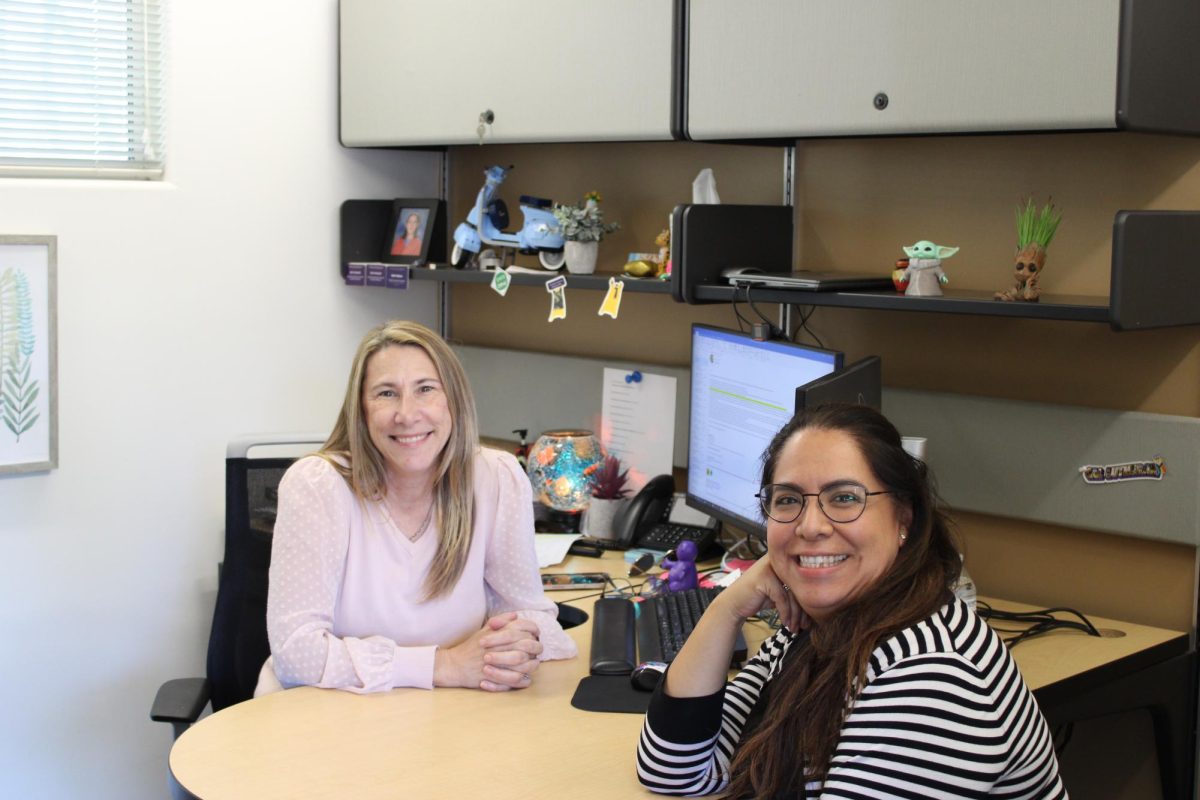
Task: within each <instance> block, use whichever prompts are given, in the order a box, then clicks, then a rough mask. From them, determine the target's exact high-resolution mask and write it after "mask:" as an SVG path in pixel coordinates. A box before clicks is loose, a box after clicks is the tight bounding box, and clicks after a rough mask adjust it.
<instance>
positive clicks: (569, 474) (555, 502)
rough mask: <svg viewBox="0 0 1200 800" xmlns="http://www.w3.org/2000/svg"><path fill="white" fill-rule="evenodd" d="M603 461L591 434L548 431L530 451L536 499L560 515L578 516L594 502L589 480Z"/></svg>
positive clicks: (575, 431)
mask: <svg viewBox="0 0 1200 800" xmlns="http://www.w3.org/2000/svg"><path fill="white" fill-rule="evenodd" d="M603 460H604V454H603V452H601V450H600V442H599V441H597V439H596V436H595V434H593V433H592V432H591V431H584V430H573V431H569V430H564V431H546V432H545V433H543V434H542V435H541V436H539V437H538V438H537V441H536V442H534V444H533V447H532V448H531V449H530V451H529V481H530V483H532V484H533V497H534V499H535V500H537V501H538V502H540V503H541V504H542V505H544V506H547V507H549V508H550V509H551V510H552V511H555V512H559V515H569V516H576V515H578V514H579V512H581V511H583V510H584V509H585V508H587V507H588V503H590V502H591V499H592V491H591V485H590V480H589V479H590V477H591V474H592V473H593V472H594V471H595V470H596V468H597V466H598V465H599V464H600V463H601V462H602V461H603ZM556 516H558V515H556Z"/></svg>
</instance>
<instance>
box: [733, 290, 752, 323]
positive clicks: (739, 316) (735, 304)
mask: <svg viewBox="0 0 1200 800" xmlns="http://www.w3.org/2000/svg"><path fill="white" fill-rule="evenodd" d="M742 286H745V287H746V299H747V300H749V299H750V286H749V284H741V283H735V284H734V285H733V315H734V316H735V317H737V321H738V330H739V331H741V332H742V333H745V332H746V327H747V326H749V325H750V320H748V319H746V318H745V317H743V316H742V312H741V311H738V289H740V288H741V287H742Z"/></svg>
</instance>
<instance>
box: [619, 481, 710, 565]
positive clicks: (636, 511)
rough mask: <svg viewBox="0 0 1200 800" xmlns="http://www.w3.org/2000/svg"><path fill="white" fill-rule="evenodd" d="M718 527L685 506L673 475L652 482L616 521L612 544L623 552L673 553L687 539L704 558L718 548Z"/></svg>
mask: <svg viewBox="0 0 1200 800" xmlns="http://www.w3.org/2000/svg"><path fill="white" fill-rule="evenodd" d="M718 530H719V524H718V523H717V522H716V521H715V520H713V519H712V518H711V517H708V516H707V515H705V514H701V513H699V512H697V511H694V510H693V509H691V508H690V507H688V506H687V505H686V504H685V503H684V496H683V495H682V494H676V493H675V479H674V478H672V477H671V476H670V475H659V476H658V477H655V478H651V479H650V480H649V481H648V482H647V483H646V485H645V486H643V487H642V489H641V491H639V492H638V493H637V495H636V496H635V497H634V498H633V499H632V500H630V501H629V505H627V506H626V507H625V508H623V509H622V510H621V512H619V513H618V515H617V518H616V519H614V520H613V534H614V535H613V540H614V543H615V546H616V547H618V548H621V549H627V548H630V547H643V548H646V549H647V550H664V551H665V550H670V549H672V548H673V547H675V545H677V544H679V542H681V541H682V540H684V539H691V540H692V541H694V542H695V543H696V549H697V550H698V551H699V553H700V555H701V557H704V556H705V555H706V554H707V551H710V550H711V549H712V548H713V547H714V545H715V544H716V539H717V531H718Z"/></svg>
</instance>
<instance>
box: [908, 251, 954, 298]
mask: <svg viewBox="0 0 1200 800" xmlns="http://www.w3.org/2000/svg"><path fill="white" fill-rule="evenodd" d="M904 252H905V253H906V254H907V255H908V269H906V270H904V275H903V276H902V278H901V280H906V281H908V288H907V289H905V290H904V294H906V295H910V296H912V297H941V295H942V286H944V285H945V284H946V283H947V282H949V280H950V279H949V278H947V277H946V273H945V272H942V259H943V258H949V257H950V256H952V255H954V254H955V253H957V252H958V248H957V247H946V246H944V245H939V244H934V243H933V242H930V241H927V240H925V239H922V240H921V241H919V242H917V243H916V244H914V245H913V246H911V247H905V248H904Z"/></svg>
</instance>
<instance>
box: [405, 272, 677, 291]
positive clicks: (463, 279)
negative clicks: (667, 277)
mask: <svg viewBox="0 0 1200 800" xmlns="http://www.w3.org/2000/svg"><path fill="white" fill-rule="evenodd" d="M408 274H409V277H411V278H412V280H415V281H440V282H443V283H482V284H489V283H491V282H492V276H493V274H494V273H493V272H491V271H490V270H478V269H455V268H454V267H450V266H445V267H438V268H436V269H430V268H429V267H413V268H412V269H410V270H409V273H408ZM556 275H562V276H564V277H565V278H566V279H567V288H568V289H595V290H598V291H607V290H608V279H609V278H619V279H621V280H622V281H624V282H625V291H627V292H647V293H651V294H670V293H671V284H669V283H668V282H667V281H661V280H658V279H653V278H634V277H633V276H631V275H625V274H624V273H620V272H596V273H593V274H591V275H576V274H574V273H571V272H567V271H566V270H559V271H557V272H554V271H551V270H545V271H544V272H541V273H535V272H510V273H509V274H508V277H509V278H511V279H512V283H513V285H514V286H544V285H545V283H546V281H548V280H550V279H551V278H553V277H555V276H556Z"/></svg>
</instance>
